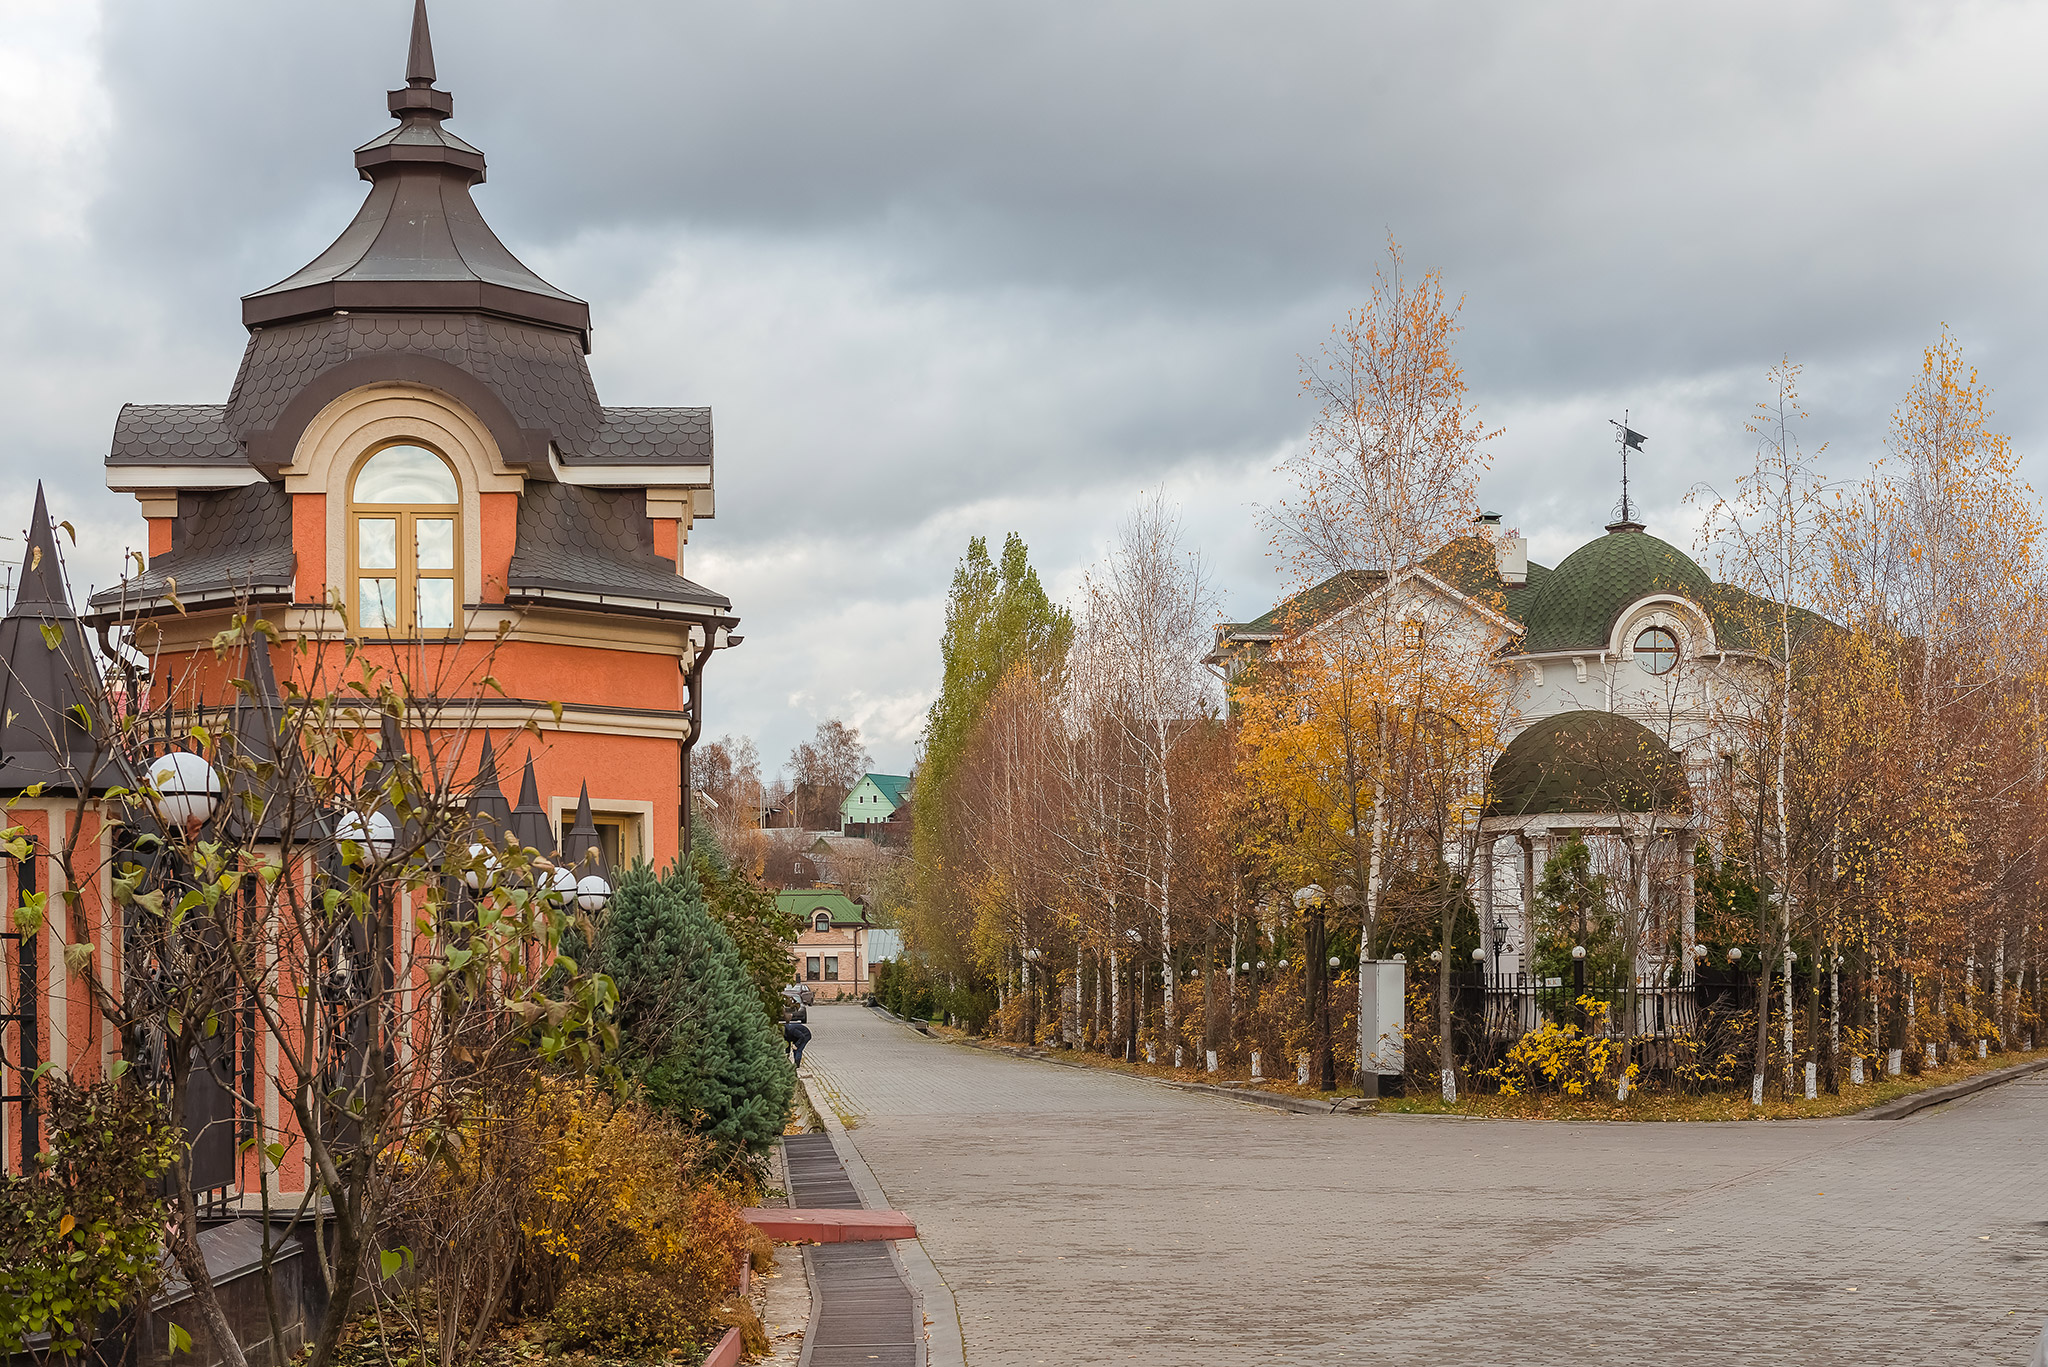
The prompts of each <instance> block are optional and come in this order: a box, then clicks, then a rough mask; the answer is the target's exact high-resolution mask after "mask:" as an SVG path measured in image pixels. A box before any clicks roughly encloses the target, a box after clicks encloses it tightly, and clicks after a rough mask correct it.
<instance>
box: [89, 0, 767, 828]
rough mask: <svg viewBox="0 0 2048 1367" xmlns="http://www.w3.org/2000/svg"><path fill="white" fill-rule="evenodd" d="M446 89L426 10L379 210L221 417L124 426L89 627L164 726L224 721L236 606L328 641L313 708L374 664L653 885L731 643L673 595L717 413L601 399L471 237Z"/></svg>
mask: <svg viewBox="0 0 2048 1367" xmlns="http://www.w3.org/2000/svg"><path fill="white" fill-rule="evenodd" d="M434 79H435V78H434V61H433V49H432V43H431V40H430V38H429V36H428V32H427V27H426V19H425V13H424V10H423V9H421V10H419V11H418V12H416V15H415V21H414V27H413V33H412V44H411V50H410V53H409V58H408V62H407V67H406V80H405V84H404V85H403V87H401V88H400V89H398V90H394V91H392V92H390V95H389V97H388V104H389V109H390V113H391V115H392V117H393V118H394V119H395V120H396V126H395V127H393V128H391V129H390V130H388V131H387V132H385V133H384V134H382V135H381V136H379V137H376V138H373V139H372V140H371V141H369V142H367V143H365V144H364V145H363V146H362V147H360V148H358V149H357V150H356V153H355V164H356V169H357V171H358V173H359V174H360V176H361V177H362V179H364V180H366V181H368V182H369V185H370V189H369V193H368V195H367V196H366V198H365V199H364V201H363V205H362V208H361V209H360V210H359V211H358V212H357V214H356V216H355V219H354V221H353V222H351V223H350V224H349V225H348V226H347V228H346V229H344V230H343V232H342V234H341V236H340V237H338V238H336V239H335V241H334V243H333V245H332V246H330V247H328V248H327V250H326V251H324V252H322V253H321V254H320V255H319V256H318V257H316V258H315V259H314V260H313V261H312V262H310V263H309V264H307V265H306V266H305V267H303V268H302V269H300V270H299V271H297V272H295V273H294V274H292V275H291V276H289V277H288V278H286V279H284V280H282V281H280V282H278V283H277V284H275V285H272V286H270V287H269V288H267V289H261V290H258V291H256V292H255V293H253V294H250V295H247V296H245V297H244V298H243V300H242V320H243V323H244V324H245V325H246V326H247V328H248V332H249V341H248V346H247V348H246V349H245V351H244V352H243V355H242V360H241V365H240V368H239V369H238V370H237V371H236V373H235V376H234V380H233V383H232V386H231V387H230V389H229V391H228V396H227V400H226V402H225V403H216V404H129V405H126V406H124V407H123V408H122V410H121V413H120V417H119V419H118V421H117V422H116V425H115V430H114V439H113V447H112V450H111V452H110V454H109V455H108V457H107V461H106V469H107V483H108V486H109V487H110V488H112V489H115V490H117V491H119V492H125V493H132V494H134V495H135V497H136V499H137V501H138V502H139V503H140V504H141V506H142V514H143V516H144V517H145V518H146V519H147V520H148V523H149V537H148V546H149V555H148V563H147V565H146V567H145V568H143V569H142V570H141V571H140V572H139V573H137V574H135V575H134V576H133V577H131V578H129V579H126V580H124V581H123V582H122V583H121V584H120V585H118V586H116V587H115V588H112V589H109V590H107V591H106V592H103V593H100V594H98V595H96V596H95V597H94V598H93V599H92V602H91V609H90V612H89V613H88V615H87V617H86V624H87V625H88V626H89V627H98V628H101V629H103V630H105V629H110V628H116V629H125V630H127V631H128V633H129V634H128V637H127V639H128V640H129V641H130V643H131V644H132V646H133V647H134V648H135V649H136V650H137V651H139V652H140V653H141V654H142V655H144V656H147V657H149V659H150V660H151V662H152V664H151V668H150V676H151V679H152V681H153V687H154V689H155V697H156V698H157V699H158V700H161V698H162V697H163V696H164V692H165V690H175V689H178V688H185V689H188V690H192V691H194V692H195V693H204V692H205V691H206V690H207V689H209V688H211V689H213V690H215V692H214V697H213V698H212V699H211V700H212V701H218V700H219V696H220V694H219V690H220V689H222V688H224V687H225V682H224V681H225V679H226V678H227V677H229V675H230V673H231V672H232V671H228V670H226V669H225V668H222V667H215V666H213V665H212V664H211V662H210V661H211V650H210V643H211V641H212V640H213V638H214V636H215V634H216V633H217V632H219V631H220V630H221V629H222V627H223V626H225V625H227V623H228V621H229V619H230V617H231V616H232V614H233V613H234V612H235V611H236V610H237V609H238V607H239V606H240V605H247V606H248V608H249V609H250V610H251V611H252V612H254V613H258V614H260V615H261V616H263V617H264V618H265V619H267V620H268V621H270V622H271V623H272V624H273V626H275V627H276V628H277V629H278V631H279V632H280V633H281V636H282V637H283V639H284V640H286V641H288V642H310V643H313V645H314V647H315V648H314V649H312V650H311V651H301V652H283V651H281V652H279V653H278V657H279V670H280V673H286V674H290V673H294V672H295V673H297V674H299V675H300V676H301V679H300V681H301V683H308V682H309V681H308V680H307V679H305V678H304V677H303V676H304V675H306V674H307V673H309V672H318V671H319V670H321V669H323V668H324V669H327V670H329V671H331V670H332V669H333V667H334V664H335V660H336V656H337V653H338V648H337V647H338V643H340V642H342V641H343V640H345V639H350V638H353V639H354V640H356V641H359V642H365V643H368V644H369V646H370V651H369V653H370V655H371V656H373V657H374V658H375V659H376V661H377V662H379V663H380V664H382V665H383V666H384V667H385V668H387V669H390V670H393V671H397V672H399V673H402V674H403V676H404V679H405V688H406V691H407V692H408V693H409V694H410V695H412V696H414V697H423V696H431V698H432V699H433V700H434V701H435V702H437V703H439V704H442V705H444V706H445V707H446V710H447V711H448V712H449V713H451V714H460V715H461V716H462V718H463V723H464V725H463V730H464V733H465V741H464V744H465V747H466V749H467V750H468V751H469V753H467V754H466V755H465V756H463V758H462V759H460V760H459V761H458V764H459V765H460V766H464V767H468V768H473V767H474V765H475V764H476V762H477V758H478V756H477V753H476V752H477V751H478V750H479V749H480V748H481V747H480V744H479V743H477V742H476V739H475V737H476V733H477V732H478V731H479V730H480V731H481V732H482V733H483V734H492V733H495V735H493V737H492V738H493V740H494V741H495V743H496V746H497V749H498V751H499V752H500V754H501V755H502V756H504V757H505V759H504V762H505V763H507V764H508V765H515V766H516V765H517V764H518V763H519V762H520V760H521V759H522V758H524V757H526V756H530V757H531V758H532V760H533V763H534V769H535V773H536V775H537V782H538V789H539V795H540V799H541V802H542V803H543V805H544V806H545V807H546V809H547V811H548V812H549V814H550V817H551V819H552V820H553V822H554V824H555V828H556V830H557V831H560V830H561V823H562V821H563V817H564V813H565V812H571V811H573V808H574V806H575V803H576V799H577V794H578V792H579V789H580V788H581V786H582V785H583V784H584V783H585V782H588V784H589V788H590V801H591V806H592V808H593V813H594V817H595V821H596V823H597V827H598V830H599V832H600V835H601V838H602V842H603V844H604V846H605V853H606V854H607V855H608V856H610V857H611V859H612V860H613V861H614V867H616V864H617V862H620V861H630V860H631V859H633V858H634V857H636V856H644V857H646V858H649V859H651V860H653V861H655V862H656V863H657V864H659V863H663V862H666V861H667V860H669V859H670V858H672V857H673V856H674V855H675V854H676V853H677V852H678V851H679V850H680V849H682V848H683V847H684V846H685V844H686V842H687V823H686V820H685V816H684V795H685V794H686V793H687V792H688V789H689V763H690V759H689V756H690V749H691V746H692V744H693V742H694V741H695V739H696V737H697V734H698V731H699V727H700V723H701V692H702V686H703V676H704V668H705V662H706V661H707V660H708V659H709V657H710V655H711V653H712V652H713V651H714V650H717V649H720V648H722V647H726V646H732V645H737V644H738V643H739V637H737V636H735V635H733V634H732V632H733V629H734V627H736V626H737V619H736V618H735V617H734V616H733V612H732V605H731V603H730V602H729V600H727V599H726V598H725V597H724V596H723V595H721V594H718V593H716V592H714V591H712V590H710V589H708V588H705V587H704V586H702V585H700V584H697V583H695V582H693V581H692V580H691V579H689V578H688V577H687V576H686V574H685V572H684V571H685V562H684V553H685V549H686V547H687V545H688V542H689V538H690V532H691V530H692V528H693V527H694V526H695V524H696V522H697V521H698V519H700V518H709V517H710V516H711V515H712V512H713V501H712V490H713V483H712V472H713V462H712V438H711V412H710V410H709V409H708V408H607V407H605V406H603V405H602V404H601V403H600V402H599V401H598V396H597V391H596V388H595V386H594V385H593V383H592V381H591V375H590V369H589V366H588V364H587V362H586V360H585V356H586V354H587V353H588V351H589V349H590V338H591V326H590V309H589V306H588V305H587V304H585V303H584V302H583V301H582V300H580V299H577V298H575V297H574V296H572V295H569V294H567V293H565V292H563V291H562V290H560V289H557V288H556V287H555V286H553V285H551V284H549V283H548V282H547V281H545V280H542V279H541V278H540V277H539V276H537V275H535V274H534V273H533V272H532V271H531V270H529V269H527V267H526V266H525V265H523V264H522V263H521V262H520V261H519V260H518V258H517V257H515V256H513V254H512V253H511V252H510V251H508V250H507V249H506V248H505V246H504V244H503V243H501V242H500V241H499V240H498V238H497V236H496V235H495V234H494V233H493V232H492V231H491V229H490V227H489V225H488V224H486V223H485V222H484V219H483V217H482V216H481V214H479V212H478V211H477V207H476V205H475V203H474V202H473V200H472V198H471V190H472V188H473V187H474V186H476V185H478V184H481V183H482V182H483V179H484V157H483V153H481V152H480V151H478V150H477V149H476V148H475V147H472V146H471V145H470V144H468V143H467V142H464V141H463V140H462V139H461V138H459V137H457V136H456V135H455V134H453V133H451V132H449V131H448V130H447V128H446V127H445V124H446V122H447V121H448V119H449V117H450V116H451V115H452V113H453V111H454V103H453V100H452V99H451V97H450V96H449V95H448V94H447V93H446V92H444V91H441V90H438V89H436V88H435V86H434ZM287 661H289V662H290V663H289V664H287ZM486 675H488V676H490V678H491V679H492V680H493V681H494V682H493V683H490V684H486V683H485V682H484V679H485V676H486ZM332 686H333V685H332V682H331V680H330V681H329V682H328V683H327V684H326V685H324V686H322V687H317V688H314V689H313V691H323V688H324V689H327V690H331V688H332ZM199 700H201V699H200V698H198V697H195V698H194V699H193V701H199ZM555 704H559V705H560V715H559V718H557V717H556V716H555V713H554V705H555ZM536 720H537V721H538V722H539V723H540V724H541V726H542V729H543V733H544V734H543V735H542V737H540V738H539V739H535V738H534V737H532V736H531V735H530V734H528V735H522V728H524V727H526V725H527V724H528V723H529V722H532V721H536Z"/></svg>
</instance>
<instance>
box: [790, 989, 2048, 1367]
mask: <svg viewBox="0 0 2048 1367" xmlns="http://www.w3.org/2000/svg"><path fill="white" fill-rule="evenodd" d="M811 1023H812V1029H813V1030H814V1031H815V1032H816V1036H817V1038H816V1040H815V1042H814V1043H813V1044H812V1046H811V1049H810V1051H809V1052H808V1053H807V1054H806V1055H805V1063H806V1064H807V1065H809V1066H810V1067H811V1069H812V1071H813V1073H814V1075H815V1076H816V1077H818V1078H819V1079H820V1080H821V1081H823V1082H824V1083H825V1085H826V1087H827V1088H828V1089H829V1090H830V1092H831V1093H832V1094H834V1095H835V1096H836V1097H837V1103H836V1104H837V1108H838V1109H840V1110H841V1111H842V1112H843V1113H844V1114H847V1115H850V1116H853V1117H857V1124H856V1126H855V1128H854V1130H853V1134H852V1137H853V1140H854V1142H855V1144H856V1145H857V1146H858V1147H859V1149H860V1152H861V1156H862V1157H863V1158H864V1159H865V1160H866V1161H867V1163H868V1164H869V1166H870V1167H871V1168H872V1169H873V1170H874V1172H875V1175H876V1177H877V1178H878V1179H879V1180H880V1182H881V1184H882V1186H883V1188H884V1190H885V1191H886V1193H887V1195H888V1196H889V1198H890V1201H891V1204H893V1205H895V1206H898V1207H899V1208H901V1209H905V1210H908V1211H910V1212H911V1213H912V1214H914V1215H915V1216H916V1218H917V1222H918V1227H919V1229H920V1231H921V1232H922V1234H923V1236H924V1243H925V1247H926V1248H927V1249H928V1250H929V1251H930V1253H931V1256H932V1258H933V1259H934V1260H935V1261H936V1262H937V1264H938V1267H939V1270H940V1271H941V1272H942V1273H943V1274H944V1275H945V1277H946V1279H947V1281H948V1282H949V1283H950V1284H951V1285H952V1286H953V1288H954V1290H955V1292H956V1294H957V1298H958V1301H959V1305H960V1314H961V1320H962V1324H963V1326H964V1328H965V1331H966V1336H967V1349H968V1362H969V1364H970V1367H1011V1365H1012V1364H1037V1363H1058V1364H1073V1363H1104V1362H1128V1361H1136V1362H1144V1363H1162V1364H1164V1363H1172V1364H1199V1363H1219V1364H1220V1363H1230V1364H1239V1363H1307V1362H1313V1363H1341V1362H1347V1361H1350V1362H1399V1363H1424V1364H1463V1363H1472V1364H1485V1367H1502V1364H1523V1363H1574V1364H1576V1363H1602V1364H1608V1363H1612V1364H1630V1365H1631V1367H1634V1365H1635V1364H1653V1363H1654V1364H1663V1363H1688V1364H1690V1363H1700V1364H1715V1367H1724V1365H1725V1364H1730V1363H1748V1362H1757V1363H1762V1362H1770V1363H1773V1364H1776V1365H1777V1367H1807V1365H1808V1364H1835V1363H1843V1364H1848V1363H1854V1364H1859V1365H1860V1367H1871V1365H1872V1364H1889V1363H1902V1364H1903V1363H1913V1364H1918V1363H1944V1364H1947V1363H1957V1364H1961V1363H1968V1364H1972V1367H1980V1365H1982V1364H2000V1363H2012V1364H2021V1363H2024V1362H2025V1361H2026V1360H2027V1355H2028V1352H2029V1350H2030V1348H2031V1345H2032V1342H2033V1339H2034V1337H2035V1336H2036V1335H2038V1334H2039V1333H2040V1332H2041V1325H2042V1321H2043V1318H2044V1317H2048V1076H2042V1075H2036V1077H2035V1078H2033V1079H2031V1080H2026V1081H2020V1082H2015V1083H2011V1084H2008V1085H2006V1086H2002V1087H1996V1088H1992V1089H1990V1090H1989V1091H1986V1092H1982V1093H1979V1094H1978V1095H1976V1096H1974V1097H1970V1098H1967V1099H1965V1100H1963V1101H1960V1102H1956V1103H1953V1104H1951V1105H1947V1106H1942V1107H1937V1108H1935V1109H1934V1110H1931V1111H1926V1112H1923V1113H1922V1114H1921V1115H1919V1116H1916V1117H1914V1118H1912V1119H1910V1120H1903V1121H1889V1122H1872V1121H1865V1120H1839V1121H1807V1122H1798V1123H1783V1122H1781V1123H1777V1124H1714V1125H1656V1124H1645V1125H1565V1124H1546V1123H1541V1122H1525V1121H1471V1120H1458V1119H1449V1118H1446V1119H1435V1118H1426V1117H1419V1116H1418V1117H1403V1116H1379V1117H1360V1116H1300V1115H1292V1114H1289V1113H1286V1112H1280V1111H1271V1110H1266V1109H1264V1108H1260V1107H1253V1106H1247V1105H1242V1104H1239V1103H1236V1102H1229V1101H1224V1100H1219V1099H1215V1098H1210V1097H1206V1096H1201V1095H1195V1094H1189V1093H1184V1092H1176V1091H1173V1090H1170V1089H1168V1088H1164V1087H1159V1086H1155V1085H1151V1084H1147V1083H1143V1082H1136V1081H1131V1080H1129V1079H1126V1078H1120V1077H1115V1076H1112V1075H1105V1074H1101V1073H1093V1072H1088V1071H1083V1070H1079V1069H1075V1068H1069V1067H1061V1066H1058V1065H1054V1064H1048V1063H1037V1062H1031V1061H1027V1060H1017V1059H1011V1058H1006V1057H1002V1056H1000V1055H994V1054H989V1053H984V1052H981V1051H978V1050H970V1049H967V1048H964V1047H962V1046H959V1045H948V1044H941V1043H937V1042H934V1041H931V1040H927V1039H925V1038H924V1037H923V1036H921V1035H918V1034H916V1033H915V1032H913V1031H911V1030H909V1029H907V1028H905V1027H903V1026H901V1025H898V1024H896V1023H895V1022H893V1021H891V1020H889V1019H888V1018H886V1017H883V1016H881V1015H879V1014H877V1013H874V1012H870V1011H867V1010H865V1009H862V1008H860V1007H852V1006H845V1007H840V1006H835V1007H814V1008H812V1012H811Z"/></svg>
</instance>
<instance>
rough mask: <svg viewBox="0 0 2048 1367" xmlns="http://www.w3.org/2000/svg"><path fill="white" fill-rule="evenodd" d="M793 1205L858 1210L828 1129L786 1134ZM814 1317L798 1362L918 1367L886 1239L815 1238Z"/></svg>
mask: <svg viewBox="0 0 2048 1367" xmlns="http://www.w3.org/2000/svg"><path fill="white" fill-rule="evenodd" d="M782 1159H783V1163H784V1165H785V1167H786V1170H787V1172H788V1182H789V1196H790V1204H791V1205H792V1206H800V1207H804V1208H807V1209H826V1210H859V1209H860V1208H861V1199H860V1194H859V1193H858V1192H856V1191H855V1190H854V1189H853V1179H852V1178H850V1177H848V1176H847V1175H846V1168H845V1166H844V1165H843V1164H841V1163H840V1161H839V1155H838V1153H837V1152H835V1151H834V1150H833V1148H832V1136H830V1135H828V1134H791V1135H784V1136H783V1139H782ZM804 1270H805V1273H806V1275H808V1276H809V1278H810V1282H811V1323H810V1328H809V1329H808V1330H807V1331H806V1332H805V1334H804V1351H803V1356H802V1357H801V1358H799V1359H798V1363H799V1367H920V1364H919V1357H920V1353H919V1349H920V1346H921V1336H920V1335H919V1333H918V1324H917V1311H916V1309H915V1307H914V1306H913V1304H912V1301H911V1298H910V1288H909V1286H908V1285H906V1284H905V1282H904V1280H903V1274H902V1273H901V1272H900V1271H898V1270H897V1266H896V1260H895V1258H893V1257H892V1256H891V1255H890V1252H889V1245H888V1244H886V1243H882V1242H874V1243H852V1244H810V1245H806V1246H805V1248H804Z"/></svg>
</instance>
